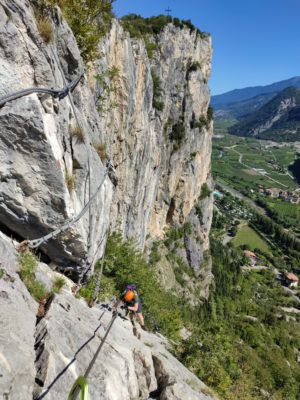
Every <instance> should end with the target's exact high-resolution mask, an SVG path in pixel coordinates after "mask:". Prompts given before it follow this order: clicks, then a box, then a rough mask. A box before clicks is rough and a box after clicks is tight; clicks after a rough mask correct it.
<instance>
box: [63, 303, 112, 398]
mask: <svg viewBox="0 0 300 400" xmlns="http://www.w3.org/2000/svg"><path fill="white" fill-rule="evenodd" d="M117 316H118V313H117V311H115V312H114V313H113V316H112V318H111V320H110V323H109V324H108V326H107V328H106V331H105V335H104V337H103V339H102V340H101V343H100V345H99V346H98V349H97V351H96V353H95V354H94V357H93V358H92V361H91V362H90V364H89V366H88V367H87V369H86V371H85V374H84V375H83V376H80V377H78V378H77V379H76V381H75V383H74V384H73V386H72V389H71V391H70V394H69V397H68V400H75V399H76V398H77V396H78V394H79V393H80V392H81V396H80V400H88V397H87V396H88V382H87V378H88V376H89V373H90V372H91V369H92V368H93V365H94V364H95V361H96V359H97V357H98V354H99V353H100V351H101V349H102V347H103V345H104V343H105V340H106V338H107V336H108V334H109V331H110V329H111V327H112V326H113V323H114V322H115V320H116V318H117Z"/></svg>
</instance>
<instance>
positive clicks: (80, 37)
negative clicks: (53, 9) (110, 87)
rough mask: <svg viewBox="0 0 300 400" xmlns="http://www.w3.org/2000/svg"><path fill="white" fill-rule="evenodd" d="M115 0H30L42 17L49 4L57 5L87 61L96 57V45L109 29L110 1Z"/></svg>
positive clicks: (110, 16)
mask: <svg viewBox="0 0 300 400" xmlns="http://www.w3.org/2000/svg"><path fill="white" fill-rule="evenodd" d="M114 1H115V0H86V1H82V0H31V3H32V4H33V5H34V6H35V7H36V8H38V9H39V10H40V12H41V13H42V14H43V16H44V18H46V14H47V13H49V6H59V7H60V8H61V10H62V13H63V16H64V17H65V18H66V20H67V22H68V24H69V25H70V28H71V29H72V31H73V34H74V36H75V38H76V41H77V43H78V46H79V48H80V51H81V56H82V58H83V59H84V60H85V61H86V62H88V61H91V60H93V59H95V58H97V57H99V53H98V50H97V45H98V42H99V39H100V37H101V36H104V35H105V34H106V32H107V31H108V30H109V29H110V23H111V19H112V17H113V13H112V3H113V2H114Z"/></svg>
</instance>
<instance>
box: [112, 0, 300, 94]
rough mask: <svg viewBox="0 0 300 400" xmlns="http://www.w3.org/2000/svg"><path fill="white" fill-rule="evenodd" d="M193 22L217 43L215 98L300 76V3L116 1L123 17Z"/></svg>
mask: <svg viewBox="0 0 300 400" xmlns="http://www.w3.org/2000/svg"><path fill="white" fill-rule="evenodd" d="M168 6H169V7H170V8H171V9H172V12H171V15H172V16H173V17H178V18H180V19H191V21H192V23H193V24H194V25H195V26H196V27H197V28H199V29H200V30H201V31H205V32H209V33H210V34H211V35H212V41H213V49H214V51H213V59H212V74H211V78H210V80H209V86H210V89H211V94H213V95H214V94H220V93H224V92H227V91H229V90H232V89H237V88H243V87H247V86H258V85H267V84H269V83H273V82H277V81H280V80H284V79H288V78H291V77H293V76H299V75H300V0H205V1H204V0H165V1H162V0H148V1H143V0H116V2H115V3H114V10H115V13H116V16H117V17H121V16H123V15H125V14H128V13H135V14H139V15H141V16H143V17H150V16H152V15H158V14H166V12H165V9H166V8H168Z"/></svg>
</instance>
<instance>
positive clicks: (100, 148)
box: [93, 143, 108, 163]
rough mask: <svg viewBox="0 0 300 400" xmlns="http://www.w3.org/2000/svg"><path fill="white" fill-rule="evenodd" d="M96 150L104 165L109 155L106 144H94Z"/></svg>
mask: <svg viewBox="0 0 300 400" xmlns="http://www.w3.org/2000/svg"><path fill="white" fill-rule="evenodd" d="M93 146H94V149H95V150H96V152H97V154H98V156H99V157H100V159H101V161H102V162H103V163H104V162H105V161H106V160H107V159H108V155H107V153H106V144H105V143H93Z"/></svg>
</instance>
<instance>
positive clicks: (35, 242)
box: [28, 161, 113, 249]
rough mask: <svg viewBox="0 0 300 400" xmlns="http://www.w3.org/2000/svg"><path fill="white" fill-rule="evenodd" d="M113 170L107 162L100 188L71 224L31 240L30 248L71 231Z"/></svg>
mask: <svg viewBox="0 0 300 400" xmlns="http://www.w3.org/2000/svg"><path fill="white" fill-rule="evenodd" d="M110 168H113V166H112V164H111V163H110V161H107V164H106V171H105V173H104V175H103V177H102V180H101V182H100V185H99V186H98V188H97V190H96V192H95V193H94V194H93V196H92V197H91V198H90V200H89V202H88V203H87V204H86V205H85V206H84V208H83V209H82V210H81V212H80V213H79V214H78V215H77V217H75V218H74V219H73V220H72V221H71V222H69V223H67V224H66V225H63V226H62V227H60V228H58V229H56V230H55V231H53V232H51V233H48V235H45V236H43V237H41V238H39V239H34V240H31V241H30V243H29V244H28V247H30V248H31V249H35V248H37V247H39V246H40V245H41V244H42V243H45V242H47V241H48V240H49V239H52V238H54V237H56V236H57V235H58V234H59V233H61V232H64V231H66V230H68V229H70V228H71V227H72V226H73V225H74V224H75V222H77V221H79V220H80V218H81V217H82V216H83V215H84V214H85V213H86V212H87V210H88V209H89V208H90V206H91V204H92V202H93V201H94V200H95V198H96V196H97V194H98V193H99V192H100V189H101V187H102V185H103V183H104V181H105V178H106V177H107V175H108V172H109V169H110Z"/></svg>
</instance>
